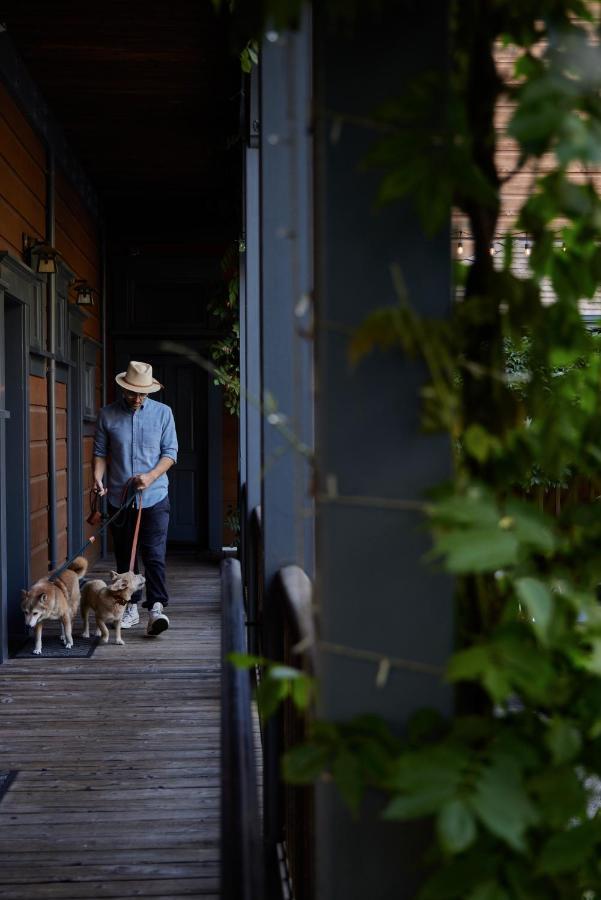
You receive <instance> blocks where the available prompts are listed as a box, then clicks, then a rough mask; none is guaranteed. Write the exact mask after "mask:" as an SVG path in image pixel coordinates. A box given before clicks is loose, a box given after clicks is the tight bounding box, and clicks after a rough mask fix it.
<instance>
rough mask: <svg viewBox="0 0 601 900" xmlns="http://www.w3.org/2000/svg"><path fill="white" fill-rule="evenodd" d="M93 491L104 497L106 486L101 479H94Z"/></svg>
mask: <svg viewBox="0 0 601 900" xmlns="http://www.w3.org/2000/svg"><path fill="white" fill-rule="evenodd" d="M94 493H95V494H98V496H99V497H104V495H105V494H106V488H105V486H104V485H103V483H102V481H99V480H98V479H97V478H96V479H94Z"/></svg>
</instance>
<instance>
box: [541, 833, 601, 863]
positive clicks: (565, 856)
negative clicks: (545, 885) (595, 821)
mask: <svg viewBox="0 0 601 900" xmlns="http://www.w3.org/2000/svg"><path fill="white" fill-rule="evenodd" d="M599 838H600V835H599V831H598V830H597V829H595V828H594V827H593V826H592V825H591V823H590V822H586V823H585V824H584V825H578V826H576V827H572V828H569V829H568V830H567V831H564V832H563V833H561V834H554V835H552V836H551V837H550V838H549V840H548V841H547V842H546V844H545V845H544V846H543V848H542V850H541V852H540V855H539V859H538V866H539V870H540V872H542V873H544V874H546V875H559V874H561V873H562V872H573V870H574V869H578V868H580V867H581V866H583V864H584V863H585V862H586V861H587V860H588V859H589V857H590V856H592V855H593V854H594V856H595V858H596V857H597V855H598V849H597V847H598V844H599Z"/></svg>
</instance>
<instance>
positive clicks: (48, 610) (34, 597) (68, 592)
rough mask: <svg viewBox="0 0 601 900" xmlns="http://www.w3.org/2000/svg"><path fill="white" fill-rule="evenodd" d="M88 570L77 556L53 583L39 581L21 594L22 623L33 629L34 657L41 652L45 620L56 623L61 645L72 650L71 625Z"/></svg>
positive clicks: (84, 561)
mask: <svg viewBox="0 0 601 900" xmlns="http://www.w3.org/2000/svg"><path fill="white" fill-rule="evenodd" d="M87 569H88V561H87V559H84V558H83V556H76V557H75V559H74V560H73V562H72V563H71V564H70V566H69V568H68V569H65V571H64V572H63V573H62V574H61V575H59V576H58V577H57V578H56V579H55V580H54V581H49V580H48V579H47V578H40V579H39V580H38V581H36V583H35V584H34V585H32V586H31V587H30V588H29V590H28V591H21V597H22V599H21V609H22V610H23V612H24V614H25V623H26V625H29V626H30V627H34V628H35V647H34V649H33V652H34V653H35V654H36V656H39V654H40V653H41V652H42V628H43V625H44V622H45V620H46V619H59V620H60V623H61V632H62V634H61V640H62V642H63V644H64V645H65V647H67V649H69V650H70V649H71V647H72V646H73V634H72V623H73V619H74V618H75V616H76V614H77V607H78V606H79V599H80V594H79V579H80V578H81V577H82V576H83V575H85V574H86V571H87Z"/></svg>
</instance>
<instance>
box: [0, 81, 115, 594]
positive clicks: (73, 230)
mask: <svg viewBox="0 0 601 900" xmlns="http://www.w3.org/2000/svg"><path fill="white" fill-rule="evenodd" d="M46 203H47V196H46V150H45V147H44V143H43V141H42V140H41V139H40V138H39V136H38V135H37V133H36V132H35V131H34V129H33V128H32V127H31V126H30V125H29V123H28V121H27V119H26V117H25V115H24V114H23V113H22V112H21V110H20V109H19V107H18V106H17V104H16V103H15V101H14V100H13V99H12V97H11V95H10V94H9V92H8V91H7V89H6V87H5V86H4V85H3V84H1V83H0V250H6V251H8V252H9V253H10V254H11V256H13V257H14V258H16V259H18V260H20V261H23V249H22V248H23V233H26V234H29V235H31V236H32V237H34V238H43V237H44V234H45V218H46ZM55 212H56V215H55V225H56V248H57V250H58V251H59V253H60V254H61V257H62V260H63V261H64V263H65V264H66V266H67V267H68V268H69V269H70V270H71V271H72V272H73V275H74V277H75V278H78V279H85V280H86V281H87V282H89V284H90V285H91V286H92V287H93V288H94V290H95V291H96V292H99V291H100V279H101V271H100V252H101V251H100V239H99V233H98V226H97V224H96V223H95V221H94V220H93V218H92V216H91V214H90V213H89V212H88V210H87V208H86V207H85V205H84V203H83V202H82V200H81V198H80V197H79V195H78V194H77V192H76V191H75V189H74V188H73V187H72V185H71V184H70V182H69V179H68V178H67V176H66V175H65V174H64V173H63V172H61V171H60V170H58V171H57V173H56V193H55ZM98 296H99V295H98V293H97V294H96V297H98ZM75 299H76V297H75V294H74V293H73V292H71V295H70V297H69V300H70V302H72V303H74V302H75ZM83 331H84V335H85V336H86V337H88V338H91V339H93V340H96V341H100V339H101V324H100V317H99V305H98V304H97V305H96V306H94V307H93V308H92V309H91V310H90V312H89V314H88V318H87V319H86V321H85V322H84V327H83ZM46 349H47V348H46ZM37 359H38V362H39V360H40V357H39V356H38V357H37ZM100 366H101V354H100V351H99V352H98V358H97V368H96V402H97V406H98V405H99V404H100V398H101V385H102V372H101V368H100ZM38 371H39V369H38ZM47 392H48V388H47V382H46V378H45V377H43V376H40V375H39V374H31V375H30V377H29V404H30V405H29V429H30V452H29V462H30V470H29V501H30V575H31V578H32V579H36V578H39V577H41V576H42V575H44V574H46V573H47V571H48V563H49V533H48V396H47ZM68 435H69V423H68V390H67V385H66V384H65V383H61V382H58V383H57V385H56V499H57V503H56V519H57V560H58V561H59V562H60V561H62V560H64V559H65V558H66V556H67V547H68V529H69V521H68V484H69V478H68V468H67V466H68V463H67V460H68ZM88 443H89V441H88ZM85 465H86V471H85V475H84V483H87V479H88V478H89V474H88V470H89V460H88V458H87V457H86V463H85ZM82 503H83V504H84V506H83V508H84V510H85V511H86V512H84V517H85V515H86V514H87V491H86V492H85V496H84V498H82ZM92 549H93V550H95V548H92ZM97 553H98V551H96V552H92V553H91V554H90V558H91V559H94V558H95V556H96V555H97Z"/></svg>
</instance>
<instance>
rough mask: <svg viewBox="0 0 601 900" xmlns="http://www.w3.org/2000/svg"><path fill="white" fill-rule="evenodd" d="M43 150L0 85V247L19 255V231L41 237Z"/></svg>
mask: <svg viewBox="0 0 601 900" xmlns="http://www.w3.org/2000/svg"><path fill="white" fill-rule="evenodd" d="M45 167H46V159H45V150H44V145H43V143H42V141H41V140H40V139H39V138H38V136H37V135H36V133H35V132H34V130H33V129H32V128H31V126H30V125H29V124H28V123H27V121H26V119H25V117H24V116H23V115H22V113H21V112H20V110H19V109H18V107H17V105H16V103H15V102H14V100H13V99H12V97H11V96H10V94H9V93H8V91H7V90H6V88H4V86H2V85H0V249H2V250H8V251H9V252H10V253H11V254H12V255H13V256H15V257H17V258H18V259H21V258H22V246H23V242H22V233H23V232H26V233H28V234H31V235H33V236H35V237H40V238H41V237H43V235H44V227H45V220H44V217H45V204H46V181H45V177H46V176H45Z"/></svg>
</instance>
